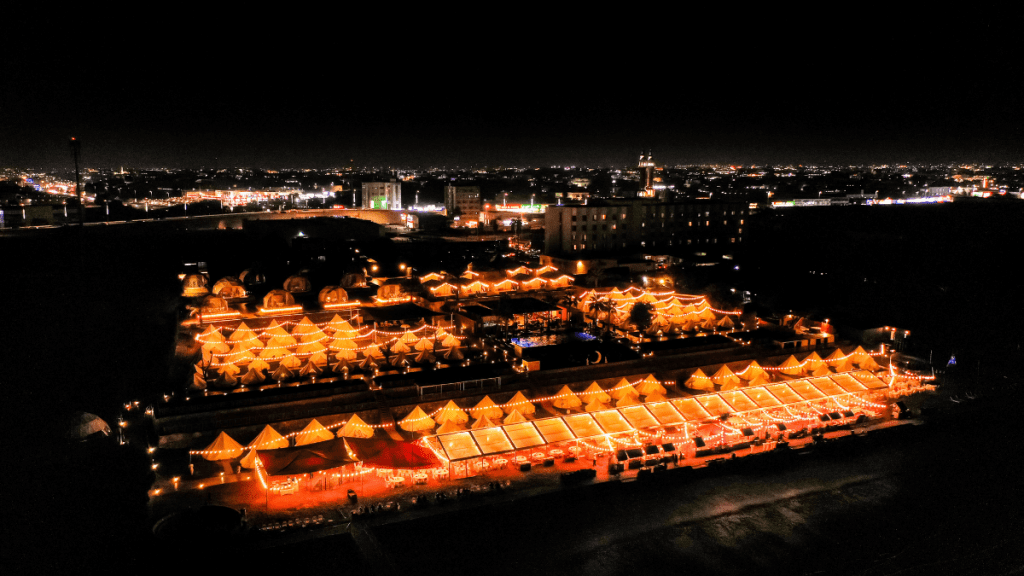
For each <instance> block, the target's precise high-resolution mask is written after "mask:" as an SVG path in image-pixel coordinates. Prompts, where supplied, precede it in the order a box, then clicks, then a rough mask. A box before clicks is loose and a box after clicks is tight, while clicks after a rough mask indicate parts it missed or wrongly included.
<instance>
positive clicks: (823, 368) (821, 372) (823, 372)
mask: <svg viewBox="0 0 1024 576" xmlns="http://www.w3.org/2000/svg"><path fill="white" fill-rule="evenodd" d="M831 373H832V371H831V370H829V369H828V366H827V365H826V364H825V363H824V362H822V363H821V364H819V365H818V367H817V368H815V369H814V370H811V371H810V373H809V374H810V375H811V376H828V375H829V374H831Z"/></svg>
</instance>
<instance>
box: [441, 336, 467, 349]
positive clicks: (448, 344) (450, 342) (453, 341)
mask: <svg viewBox="0 0 1024 576" xmlns="http://www.w3.org/2000/svg"><path fill="white" fill-rule="evenodd" d="M441 346H443V347H445V348H458V347H459V346H462V342H460V341H459V339H458V338H456V337H455V336H452V335H451V334H445V336H444V339H443V340H441Z"/></svg>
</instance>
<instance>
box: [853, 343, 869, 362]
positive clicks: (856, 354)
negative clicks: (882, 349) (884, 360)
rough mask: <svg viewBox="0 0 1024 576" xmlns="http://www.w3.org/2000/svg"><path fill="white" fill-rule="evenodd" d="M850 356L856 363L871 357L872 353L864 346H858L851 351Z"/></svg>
mask: <svg viewBox="0 0 1024 576" xmlns="http://www.w3.org/2000/svg"><path fill="white" fill-rule="evenodd" d="M850 358H852V359H853V361H854V363H860V361H861V360H863V359H864V358H870V355H868V353H867V351H866V350H864V347H863V346H857V347H856V348H854V349H853V352H850Z"/></svg>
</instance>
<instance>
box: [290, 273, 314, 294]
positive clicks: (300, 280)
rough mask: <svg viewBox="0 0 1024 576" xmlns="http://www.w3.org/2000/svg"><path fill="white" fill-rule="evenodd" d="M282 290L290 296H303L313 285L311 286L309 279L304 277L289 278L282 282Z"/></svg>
mask: <svg viewBox="0 0 1024 576" xmlns="http://www.w3.org/2000/svg"><path fill="white" fill-rule="evenodd" d="M284 289H285V290H287V291H288V292H291V293H292V294H304V293H306V292H309V291H310V290H312V289H313V284H311V283H310V281H309V278H306V277H305V276H300V275H295V276H289V277H288V279H287V280H285V281H284Z"/></svg>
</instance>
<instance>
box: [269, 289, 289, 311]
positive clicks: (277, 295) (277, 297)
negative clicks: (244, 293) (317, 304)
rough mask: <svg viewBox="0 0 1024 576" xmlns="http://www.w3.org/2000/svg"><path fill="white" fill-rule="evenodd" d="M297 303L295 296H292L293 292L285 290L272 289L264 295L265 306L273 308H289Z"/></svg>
mask: <svg viewBox="0 0 1024 576" xmlns="http://www.w3.org/2000/svg"><path fill="white" fill-rule="evenodd" d="M294 305H295V297H294V296H292V293H291V292H287V291H285V290H280V289H276V290H271V291H270V292H267V294H266V295H265V296H264V297H263V307H264V308H268V309H272V308H287V307H289V306H294Z"/></svg>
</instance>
